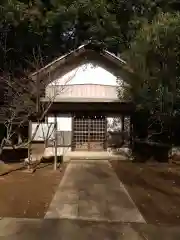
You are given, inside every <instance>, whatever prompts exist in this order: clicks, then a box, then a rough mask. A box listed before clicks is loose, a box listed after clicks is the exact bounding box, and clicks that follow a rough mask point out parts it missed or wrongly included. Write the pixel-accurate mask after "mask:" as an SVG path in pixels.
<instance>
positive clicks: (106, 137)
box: [104, 116, 108, 151]
mask: <svg viewBox="0 0 180 240" xmlns="http://www.w3.org/2000/svg"><path fill="white" fill-rule="evenodd" d="M104 118H105V127H104V131H105V132H104V134H105V139H104V150H105V151H107V148H108V132H107V130H108V129H107V116H105V117H104Z"/></svg>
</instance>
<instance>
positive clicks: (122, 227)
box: [0, 218, 180, 240]
mask: <svg viewBox="0 0 180 240" xmlns="http://www.w3.org/2000/svg"><path fill="white" fill-rule="evenodd" d="M0 238H1V239H8V240H11V239H13V240H22V239H26V240H31V239H33V240H41V239H43V240H46V239H51V240H55V239H58V240H60V239H64V240H71V239H73V240H76V239H77V240H84V239H86V240H87V239H89V240H90V239H93V240H100V239H102V240H104V239H106V240H108V239H109V240H111V239H112V240H114V239H121V240H144V239H146V240H147V239H148V240H156V239H157V240H159V239H163V240H171V239H172V240H176V239H177V240H178V239H180V229H179V227H178V226H177V227H172V226H161V227H159V226H155V225H150V224H142V223H130V224H129V223H118V222H116V223H110V222H102V221H101V222H97V221H84V220H69V219H51V220H50V219H43V220H38V219H31V220H30V219H7V218H6V219H5V218H4V219H1V220H0Z"/></svg>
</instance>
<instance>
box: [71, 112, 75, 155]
mask: <svg viewBox="0 0 180 240" xmlns="http://www.w3.org/2000/svg"><path fill="white" fill-rule="evenodd" d="M71 118H72V123H71V151H74V149H75V141H74V118H75V116H74V114H71Z"/></svg>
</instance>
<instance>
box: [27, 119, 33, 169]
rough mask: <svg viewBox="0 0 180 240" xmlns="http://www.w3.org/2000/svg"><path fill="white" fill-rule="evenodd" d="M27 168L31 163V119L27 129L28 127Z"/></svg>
mask: <svg viewBox="0 0 180 240" xmlns="http://www.w3.org/2000/svg"><path fill="white" fill-rule="evenodd" d="M28 142H29V143H28V163H29V165H28V168H30V164H31V157H32V149H31V145H32V121H29V129H28Z"/></svg>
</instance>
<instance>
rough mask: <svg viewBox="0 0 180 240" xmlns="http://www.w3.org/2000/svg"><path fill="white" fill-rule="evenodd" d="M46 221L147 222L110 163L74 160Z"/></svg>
mask: <svg viewBox="0 0 180 240" xmlns="http://www.w3.org/2000/svg"><path fill="white" fill-rule="evenodd" d="M45 218H48V219H49V218H50V219H64V218H67V219H81V220H93V221H109V222H117V221H121V222H142V223H143V222H145V221H144V219H143V217H142V215H141V214H140V212H139V211H138V209H137V207H136V206H135V204H134V203H133V201H132V199H131V198H130V196H129V195H128V193H127V191H126V189H125V187H124V185H123V184H122V183H121V182H120V181H119V179H118V178H117V176H116V174H115V173H114V171H113V170H112V168H111V166H110V164H109V162H108V161H93V160H90V161H84V160H82V161H71V162H70V163H69V165H68V167H67V169H66V172H65V175H64V177H63V179H62V181H61V183H60V185H59V187H58V190H57V192H56V194H55V196H54V198H53V200H52V203H51V204H50V207H49V210H48V212H47V214H46V216H45Z"/></svg>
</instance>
